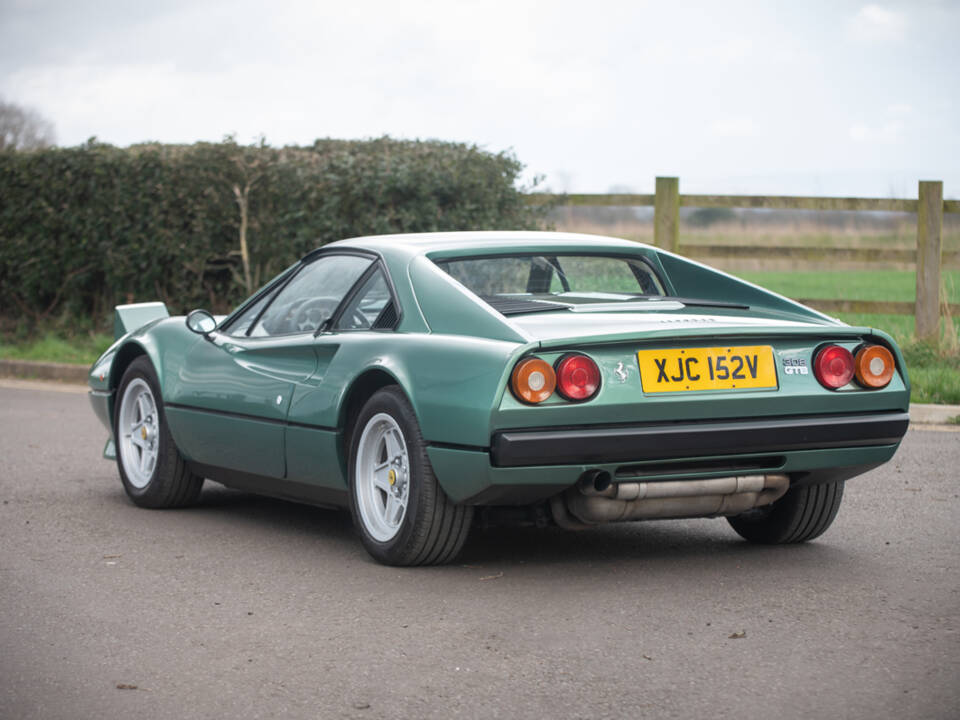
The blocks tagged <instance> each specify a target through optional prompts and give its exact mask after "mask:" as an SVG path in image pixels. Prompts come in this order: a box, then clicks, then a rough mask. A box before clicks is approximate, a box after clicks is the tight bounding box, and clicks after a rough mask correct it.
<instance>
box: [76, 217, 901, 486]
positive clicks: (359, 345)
mask: <svg viewBox="0 0 960 720" xmlns="http://www.w3.org/2000/svg"><path fill="white" fill-rule="evenodd" d="M337 247H352V248H361V249H365V250H372V251H374V252H376V253H378V254H379V255H380V256H381V257H382V259H383V261H384V263H385V265H386V267H387V269H388V271H389V274H390V276H391V279H392V282H393V286H394V289H395V292H396V298H397V301H398V304H399V306H400V310H401V320H400V322H399V325H398V327H397V328H396V330H394V331H391V332H385V331H372V330H371V331H352V332H331V333H326V332H324V333H321V334H319V335H318V336H316V337H314V336H313V335H312V334H305V335H293V336H284V337H277V338H262V339H257V340H252V339H249V338H247V339H245V342H238V341H236V340H235V339H233V338H231V337H230V336H227V335H225V334H223V333H216V332H214V333H212V334H211V335H210V336H209V337H205V336H201V335H198V334H196V333H193V332H191V331H190V330H189V329H188V328H187V327H186V324H185V322H184V319H183V318H182V317H173V318H166V317H154V318H150V322H147V324H145V325H143V326H141V327H137V328H136V329H134V330H132V331H129V332H126V334H124V335H123V336H122V337H121V338H120V339H119V340H118V341H117V342H116V343H115V344H114V345H113V346H112V347H111V348H109V349H108V350H107V351H106V352H105V353H104V355H103V356H101V358H100V359H98V360H97V362H96V363H94V365H93V367H92V368H91V372H90V386H91V395H90V397H91V402H92V403H93V406H94V409H95V411H96V414H97V416H98V417H99V418H100V419H101V421H102V422H103V423H104V424H105V425H106V426H107V427H108V429H110V430H111V433H112V423H111V421H110V418H112V414H113V402H114V399H115V391H116V388H117V387H118V385H119V382H120V379H121V376H122V373H123V371H124V369H125V368H126V365H127V364H128V363H129V361H130V360H131V359H132V358H133V357H135V356H136V355H138V354H146V355H147V356H148V357H149V358H150V360H151V362H152V363H153V366H154V368H155V369H156V372H157V376H158V379H159V382H160V387H161V392H162V395H163V401H164V404H165V407H166V416H167V421H168V424H169V427H170V430H171V432H172V434H173V437H174V440H175V442H176V444H177V446H178V448H179V449H180V451H181V453H182V454H183V455H184V456H185V457H186V458H187V459H188V460H192V461H195V462H197V463H202V464H204V465H212V466H219V467H223V468H227V469H229V470H234V471H237V472H241V473H251V474H255V475H258V476H261V477H263V478H275V479H276V480H278V481H279V480H286V481H290V482H293V483H297V484H301V485H303V486H304V487H319V488H327V489H330V490H333V491H344V490H346V489H347V473H346V468H347V448H346V435H347V433H348V432H349V430H350V428H348V427H346V424H347V418H346V408H347V403H348V400H349V398H350V396H351V392H352V391H353V390H354V389H355V388H356V387H359V385H358V383H362V382H363V379H364V378H365V377H371V374H375V375H376V376H377V377H379V378H389V379H390V381H391V382H394V383H396V384H397V385H399V386H400V387H401V388H402V389H403V391H404V392H405V393H406V395H407V397H408V398H409V400H410V402H411V404H412V405H413V407H414V410H415V411H416V414H417V418H418V419H419V422H420V427H421V431H422V434H423V437H424V439H425V440H426V441H427V443H428V444H429V446H430V448H429V451H428V452H429V457H430V460H431V463H432V464H433V467H434V470H435V472H436V474H437V477H438V479H439V481H440V483H441V485H442V486H443V488H444V490H445V491H446V492H447V494H448V495H449V496H450V497H451V498H452V499H453V500H454V501H457V502H475V503H491V504H511V503H525V502H532V501H534V500H537V499H542V498H544V497H548V496H549V495H551V494H554V493H555V492H559V491H560V490H562V489H564V488H566V487H569V486H570V485H572V484H573V483H574V482H576V480H577V478H578V477H579V476H580V474H581V473H582V472H583V471H584V470H586V469H589V468H592V467H600V468H602V469H606V470H609V471H611V472H613V471H614V470H615V469H616V468H617V467H618V466H622V465H624V464H625V463H615V464H610V465H596V464H591V465H590V466H586V465H582V466H581V465H563V466H549V467H523V468H498V467H493V466H492V465H491V462H490V456H489V453H488V452H487V451H486V448H488V447H489V445H490V440H491V436H492V434H493V433H494V432H495V431H497V430H502V429H520V428H544V427H559V426H578V425H598V424H615V423H657V422H663V423H667V422H674V421H690V420H701V419H723V418H730V419H734V418H740V419H742V418H762V417H774V416H781V417H782V416H788V415H793V414H798V415H799V414H802V415H817V414H824V415H830V414H850V413H857V412H871V411H905V410H907V409H908V404H909V395H910V392H909V380H908V378H907V375H906V372H905V370H904V362H903V358H902V356H901V355H900V351H899V349H898V348H897V347H896V345H895V343H894V342H893V340H892V339H891V338H890V337H889V336H888V335H886V334H884V333H882V332H880V331H878V330H872V329H870V328H863V327H849V326H847V325H844V324H843V323H840V322H839V321H837V320H833V319H831V318H829V317H827V316H825V315H823V314H821V313H818V312H816V311H814V310H811V309H810V308H807V307H804V306H802V305H799V304H797V303H795V302H793V301H790V300H788V299H786V298H783V297H781V296H778V295H776V294H774V293H770V292H768V291H765V290H763V289H761V288H759V287H756V286H753V285H750V284H749V283H745V282H743V281H740V280H737V279H736V278H733V277H731V276H729V275H726V274H724V273H721V272H718V271H716V270H713V269H710V268H708V267H706V266H703V265H700V264H699V263H696V262H693V261H690V260H687V259H685V258H682V257H680V256H677V255H673V254H671V253H668V252H665V251H662V250H658V249H656V248H653V247H650V246H646V245H641V244H638V243H633V242H628V241H623V240H613V239H609V238H602V239H601V238H592V237H590V236H577V235H566V234H559V233H456V234H436V235H423V236H416V235H401V236H381V237H373V238H360V239H356V240H349V241H342V242H340V243H334V244H333V245H330V246H327V248H329V249H330V250H333V249H335V248H337ZM505 251H510V252H517V251H521V252H522V251H529V252H575V251H581V252H596V251H603V252H607V253H615V254H622V255H628V256H642V257H645V258H646V259H647V260H648V261H649V262H650V263H651V264H652V265H653V266H654V267H655V268H656V269H657V270H658V271H659V272H660V274H661V277H662V279H663V280H664V283H665V285H666V287H667V289H668V291H669V293H670V294H675V295H677V296H681V297H699V298H714V299H722V300H724V301H727V302H732V303H741V304H744V305H749V306H750V310H749V311H744V310H735V309H721V308H703V307H692V306H680V307H678V304H677V303H662V304H661V305H657V304H655V303H649V304H645V305H644V307H643V308H642V309H638V310H635V311H626V310H619V309H618V310H614V311H609V312H569V313H565V312H554V313H535V314H529V315H520V316H510V317H506V318H505V317H504V316H502V315H500V314H499V313H497V312H495V311H493V310H492V309H491V308H490V307H489V306H487V305H486V304H485V303H483V302H481V301H480V300H479V299H477V298H476V297H475V296H473V295H472V294H471V293H469V292H468V291H466V290H465V289H464V288H463V287H462V286H461V285H460V284H459V283H457V282H456V281H454V280H453V279H452V278H451V277H450V276H449V275H447V274H446V273H445V272H443V271H442V270H441V269H439V268H438V267H437V266H436V265H435V264H434V263H433V262H432V261H431V258H433V259H439V258H443V257H454V256H463V255H484V254H497V253H503V252H505ZM660 306H662V307H664V309H663V310H659V309H657V308H658V307H660ZM164 314H165V313H164ZM118 317H119V313H118ZM132 321H133V322H135V321H136V319H133V320H132ZM124 322H126V318H124ZM825 341H830V342H836V343H838V344H841V345H843V346H845V347H848V348H850V349H855V348H856V347H857V346H858V345H859V344H860V343H861V342H863V341H868V342H876V343H881V344H884V345H886V346H887V347H889V348H890V349H891V350H892V351H893V353H894V355H895V358H896V361H897V369H898V372H897V374H895V376H894V379H893V381H892V382H891V383H890V385H889V386H887V387H886V388H884V389H882V390H875V391H870V390H864V389H860V388H858V387H854V386H848V387H847V388H844V389H842V390H840V391H829V390H826V389H824V388H823V387H822V386H821V385H820V384H819V383H818V382H817V380H816V379H815V377H814V375H813V372H812V369H811V371H810V372H809V373H808V374H807V375H787V374H785V373H784V371H783V362H782V360H783V359H790V358H793V359H804V360H806V362H807V365H808V367H812V356H813V353H814V351H815V349H816V348H817V347H818V346H819V345H821V344H822V343H823V342H825ZM725 344H741V345H747V344H749V345H757V344H764V345H770V346H772V347H773V349H774V355H775V365H776V368H777V375H778V385H779V387H778V388H776V389H772V390H743V391H706V392H689V393H660V394H647V393H644V391H643V388H642V386H641V382H640V377H639V369H638V364H637V356H636V353H637V351H638V350H640V349H649V348H657V347H664V348H666V347H714V346H718V345H725ZM571 350H580V351H583V352H586V353H587V354H589V355H590V356H591V357H592V358H593V359H594V360H595V361H596V362H597V364H598V365H599V367H600V373H601V377H602V384H601V389H600V391H599V393H598V395H597V396H596V397H594V398H593V399H591V400H590V401H588V402H585V403H570V402H566V401H564V400H563V399H562V398H560V397H559V395H554V396H553V397H551V398H550V399H549V400H547V401H546V402H545V403H543V404H542V405H538V406H528V405H525V404H523V403H521V402H520V401H518V400H517V399H516V398H515V397H514V396H513V394H512V393H511V391H510V390H509V388H508V381H509V377H510V373H511V371H512V369H513V367H514V365H515V364H516V362H517V360H519V359H520V358H521V357H523V356H525V355H528V354H533V353H535V354H537V355H538V356H540V357H542V358H543V359H545V360H547V361H548V362H553V361H554V360H555V359H556V358H558V357H559V356H560V355H562V354H563V353H565V352H567V351H571ZM624 373H625V374H626V379H624V380H623V381H621V377H622V376H623V374H624ZM195 408H202V409H203V410H204V412H200V411H198V410H196V409H195ZM896 449H897V445H885V446H871V447H861V448H847V449H844V448H841V449H831V450H803V451H792V452H785V453H778V455H782V456H783V457H784V462H785V464H781V465H778V467H776V468H770V471H771V472H774V471H776V472H805V471H816V470H821V469H830V468H839V467H846V468H851V472H853V474H855V473H856V468H860V467H862V468H863V469H864V470H865V469H869V467H871V466H875V465H877V464H879V463H882V462H885V461H887V460H889V459H890V458H891V457H892V456H893V454H894V452H895V451H896ZM725 457H727V458H731V457H733V458H742V459H745V460H746V459H749V458H750V457H752V456H750V455H734V456H729V455H728V456H725ZM681 459H683V458H677V460H681ZM704 459H707V458H704ZM718 474H729V472H726V473H717V472H700V473H689V474H688V475H685V476H683V477H690V478H695V477H710V476H715V475H718ZM670 477H671V478H672V479H676V478H677V476H676V475H670ZM650 479H656V476H651V477H650Z"/></svg>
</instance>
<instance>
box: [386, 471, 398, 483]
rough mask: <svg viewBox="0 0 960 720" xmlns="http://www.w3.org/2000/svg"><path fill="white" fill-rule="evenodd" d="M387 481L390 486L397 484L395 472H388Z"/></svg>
mask: <svg viewBox="0 0 960 720" xmlns="http://www.w3.org/2000/svg"><path fill="white" fill-rule="evenodd" d="M387 480H389V481H390V484H391V485H396V484H397V471H396V470H393V469H391V470H390V472H388V473H387Z"/></svg>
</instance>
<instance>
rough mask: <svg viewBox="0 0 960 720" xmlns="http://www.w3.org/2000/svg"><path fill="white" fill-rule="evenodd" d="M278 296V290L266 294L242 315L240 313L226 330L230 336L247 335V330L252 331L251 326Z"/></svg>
mask: <svg viewBox="0 0 960 720" xmlns="http://www.w3.org/2000/svg"><path fill="white" fill-rule="evenodd" d="M276 294H277V291H276V289H274V290H273V291H271V292H268V293H266V294H265V295H264V296H263V297H262V298H260V299H259V300H257V301H256V302H255V303H253V305H251V306H250V307H248V308H247V309H246V310H244V311H243V312H242V313H240V314H239V315H238V316H237V317H236V319H235V320H234V321H233V322H232V323H230V327H228V328H227V329H226V332H227V334H228V335H246V334H247V330H249V329H250V326H251V325H252V324H253V321H254V320H256V319H257V315H259V314H260V311H261V310H263V308H264V307H265V306H266V304H267V303H268V302H270V300H271V299H272V298H273V296H274V295H276Z"/></svg>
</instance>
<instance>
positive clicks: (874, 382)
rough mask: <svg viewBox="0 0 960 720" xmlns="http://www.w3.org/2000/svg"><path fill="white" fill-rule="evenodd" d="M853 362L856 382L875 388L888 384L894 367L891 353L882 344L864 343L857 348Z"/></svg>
mask: <svg viewBox="0 0 960 720" xmlns="http://www.w3.org/2000/svg"><path fill="white" fill-rule="evenodd" d="M854 364H855V366H856V368H855V373H856V378H857V382H858V383H860V384H861V385H863V386H864V387H865V388H871V389H875V390H879V389H880V388H882V387H886V386H887V385H889V384H890V381H891V380H892V379H893V371H894V369H895V367H896V365H895V363H894V361H893V354H892V353H891V352H890V351H889V350H887V349H886V348H885V347H883V346H882V345H864V346H863V347H862V348H860V349H859V350H857V355H856V357H855V358H854Z"/></svg>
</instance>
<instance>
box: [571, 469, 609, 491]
mask: <svg viewBox="0 0 960 720" xmlns="http://www.w3.org/2000/svg"><path fill="white" fill-rule="evenodd" d="M578 483H579V484H580V488H581V490H583V491H584V492H587V493H592V494H600V493H603V492H605V491H606V490H609V489H610V486H611V485H612V484H613V478H612V477H610V473H608V472H607V471H606V470H599V469H593V470H587V471H586V472H584V473H583V475H581V476H580V479H579V480H578Z"/></svg>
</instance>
